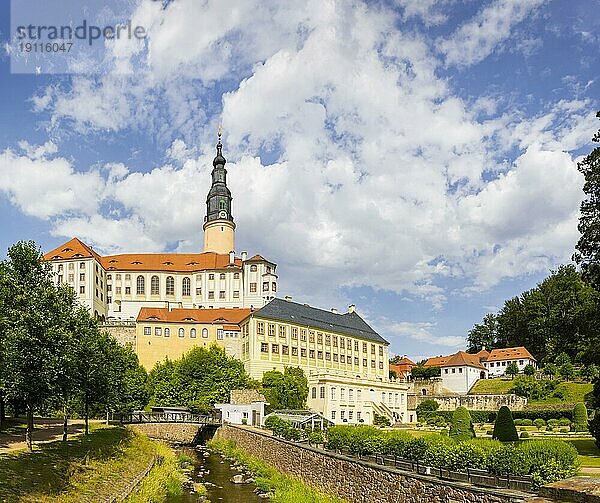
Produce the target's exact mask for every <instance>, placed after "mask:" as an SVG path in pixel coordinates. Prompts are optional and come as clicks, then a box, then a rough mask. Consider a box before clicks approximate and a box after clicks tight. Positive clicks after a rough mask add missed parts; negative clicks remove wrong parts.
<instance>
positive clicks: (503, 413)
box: [492, 405, 519, 442]
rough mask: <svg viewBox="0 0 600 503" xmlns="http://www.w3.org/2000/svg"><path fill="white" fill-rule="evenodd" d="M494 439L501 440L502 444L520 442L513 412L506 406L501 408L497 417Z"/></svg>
mask: <svg viewBox="0 0 600 503" xmlns="http://www.w3.org/2000/svg"><path fill="white" fill-rule="evenodd" d="M492 438H494V439H496V440H500V441H501V442H516V441H517V440H519V435H518V434H517V428H516V427H515V422H514V421H513V417H512V412H511V411H510V409H509V408H508V407H507V406H506V405H503V406H502V407H500V410H499V411H498V414H497V415H496V421H495V422H494V432H493V434H492Z"/></svg>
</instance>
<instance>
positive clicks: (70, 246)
mask: <svg viewBox="0 0 600 503" xmlns="http://www.w3.org/2000/svg"><path fill="white" fill-rule="evenodd" d="M255 257H259V258H260V260H262V261H265V262H269V261H268V260H265V259H264V258H262V257H260V256H259V255H256V256H255ZM255 257H253V258H252V259H251V260H254V258H255ZM78 258H95V259H96V260H97V261H98V262H100V264H101V265H102V267H103V268H104V269H105V270H106V271H150V272H151V271H163V272H196V271H204V270H214V269H241V267H242V260H241V259H240V258H237V257H236V258H235V259H234V263H233V264H230V263H229V254H227V253H225V254H220V253H214V252H205V253H122V254H119V255H107V256H101V255H99V254H98V253H96V252H95V251H94V250H93V249H92V248H91V247H89V246H88V245H86V244H85V243H84V242H83V241H80V240H79V239H77V238H73V239H71V240H70V241H67V242H66V243H65V244H64V245H61V246H59V247H58V248H55V249H54V250H52V251H50V252H48V253H46V254H45V255H44V260H72V259H78ZM269 263H271V262H269Z"/></svg>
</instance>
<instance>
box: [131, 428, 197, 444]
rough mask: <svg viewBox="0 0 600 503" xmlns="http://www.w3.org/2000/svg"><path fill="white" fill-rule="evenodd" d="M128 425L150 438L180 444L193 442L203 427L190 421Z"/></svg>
mask: <svg viewBox="0 0 600 503" xmlns="http://www.w3.org/2000/svg"><path fill="white" fill-rule="evenodd" d="M127 427H128V428H131V429H132V430H133V431H135V432H137V433H140V434H142V435H146V436H147V437H150V438H157V439H160V440H166V441H167V442H177V443H180V444H191V443H192V442H193V441H194V439H195V438H196V435H197V434H198V430H199V429H200V428H201V426H199V425H197V424H190V423H142V424H130V425H128V426H127Z"/></svg>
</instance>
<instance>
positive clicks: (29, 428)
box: [25, 404, 33, 451]
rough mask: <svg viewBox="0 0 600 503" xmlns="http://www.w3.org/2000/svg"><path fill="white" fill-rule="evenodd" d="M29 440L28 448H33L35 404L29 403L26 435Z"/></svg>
mask: <svg viewBox="0 0 600 503" xmlns="http://www.w3.org/2000/svg"><path fill="white" fill-rule="evenodd" d="M25 438H26V440H27V448H28V449H29V450H30V451H32V450H33V406H32V405H30V404H27V433H26V435H25Z"/></svg>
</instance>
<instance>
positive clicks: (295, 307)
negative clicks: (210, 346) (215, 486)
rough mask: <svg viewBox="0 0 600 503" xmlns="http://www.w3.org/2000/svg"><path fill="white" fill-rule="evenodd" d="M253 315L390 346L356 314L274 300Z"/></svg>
mask: <svg viewBox="0 0 600 503" xmlns="http://www.w3.org/2000/svg"><path fill="white" fill-rule="evenodd" d="M253 315H254V316H255V317H257V318H265V319H268V320H277V321H285V322H288V323H296V324H299V325H306V326H309V327H311V328H316V329H322V330H329V331H332V332H338V333H341V334H346V335H351V336H354V337H358V338H361V339H367V340H370V341H374V342H379V343H382V344H389V343H388V342H387V341H386V340H385V339H384V338H383V337H381V336H380V335H379V334H378V333H377V332H375V330H373V329H372V328H371V327H370V326H369V325H368V324H367V323H366V322H365V321H364V320H363V319H362V318H361V317H360V316H359V315H358V314H356V312H352V313H344V314H337V313H332V312H331V311H325V310H324V309H318V308H316V307H310V306H308V305H305V304H298V303H296V302H292V301H288V300H283V299H273V300H272V301H271V302H269V303H268V304H267V305H266V306H264V307H263V308H261V309H259V310H258V311H255V312H254V313H253Z"/></svg>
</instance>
